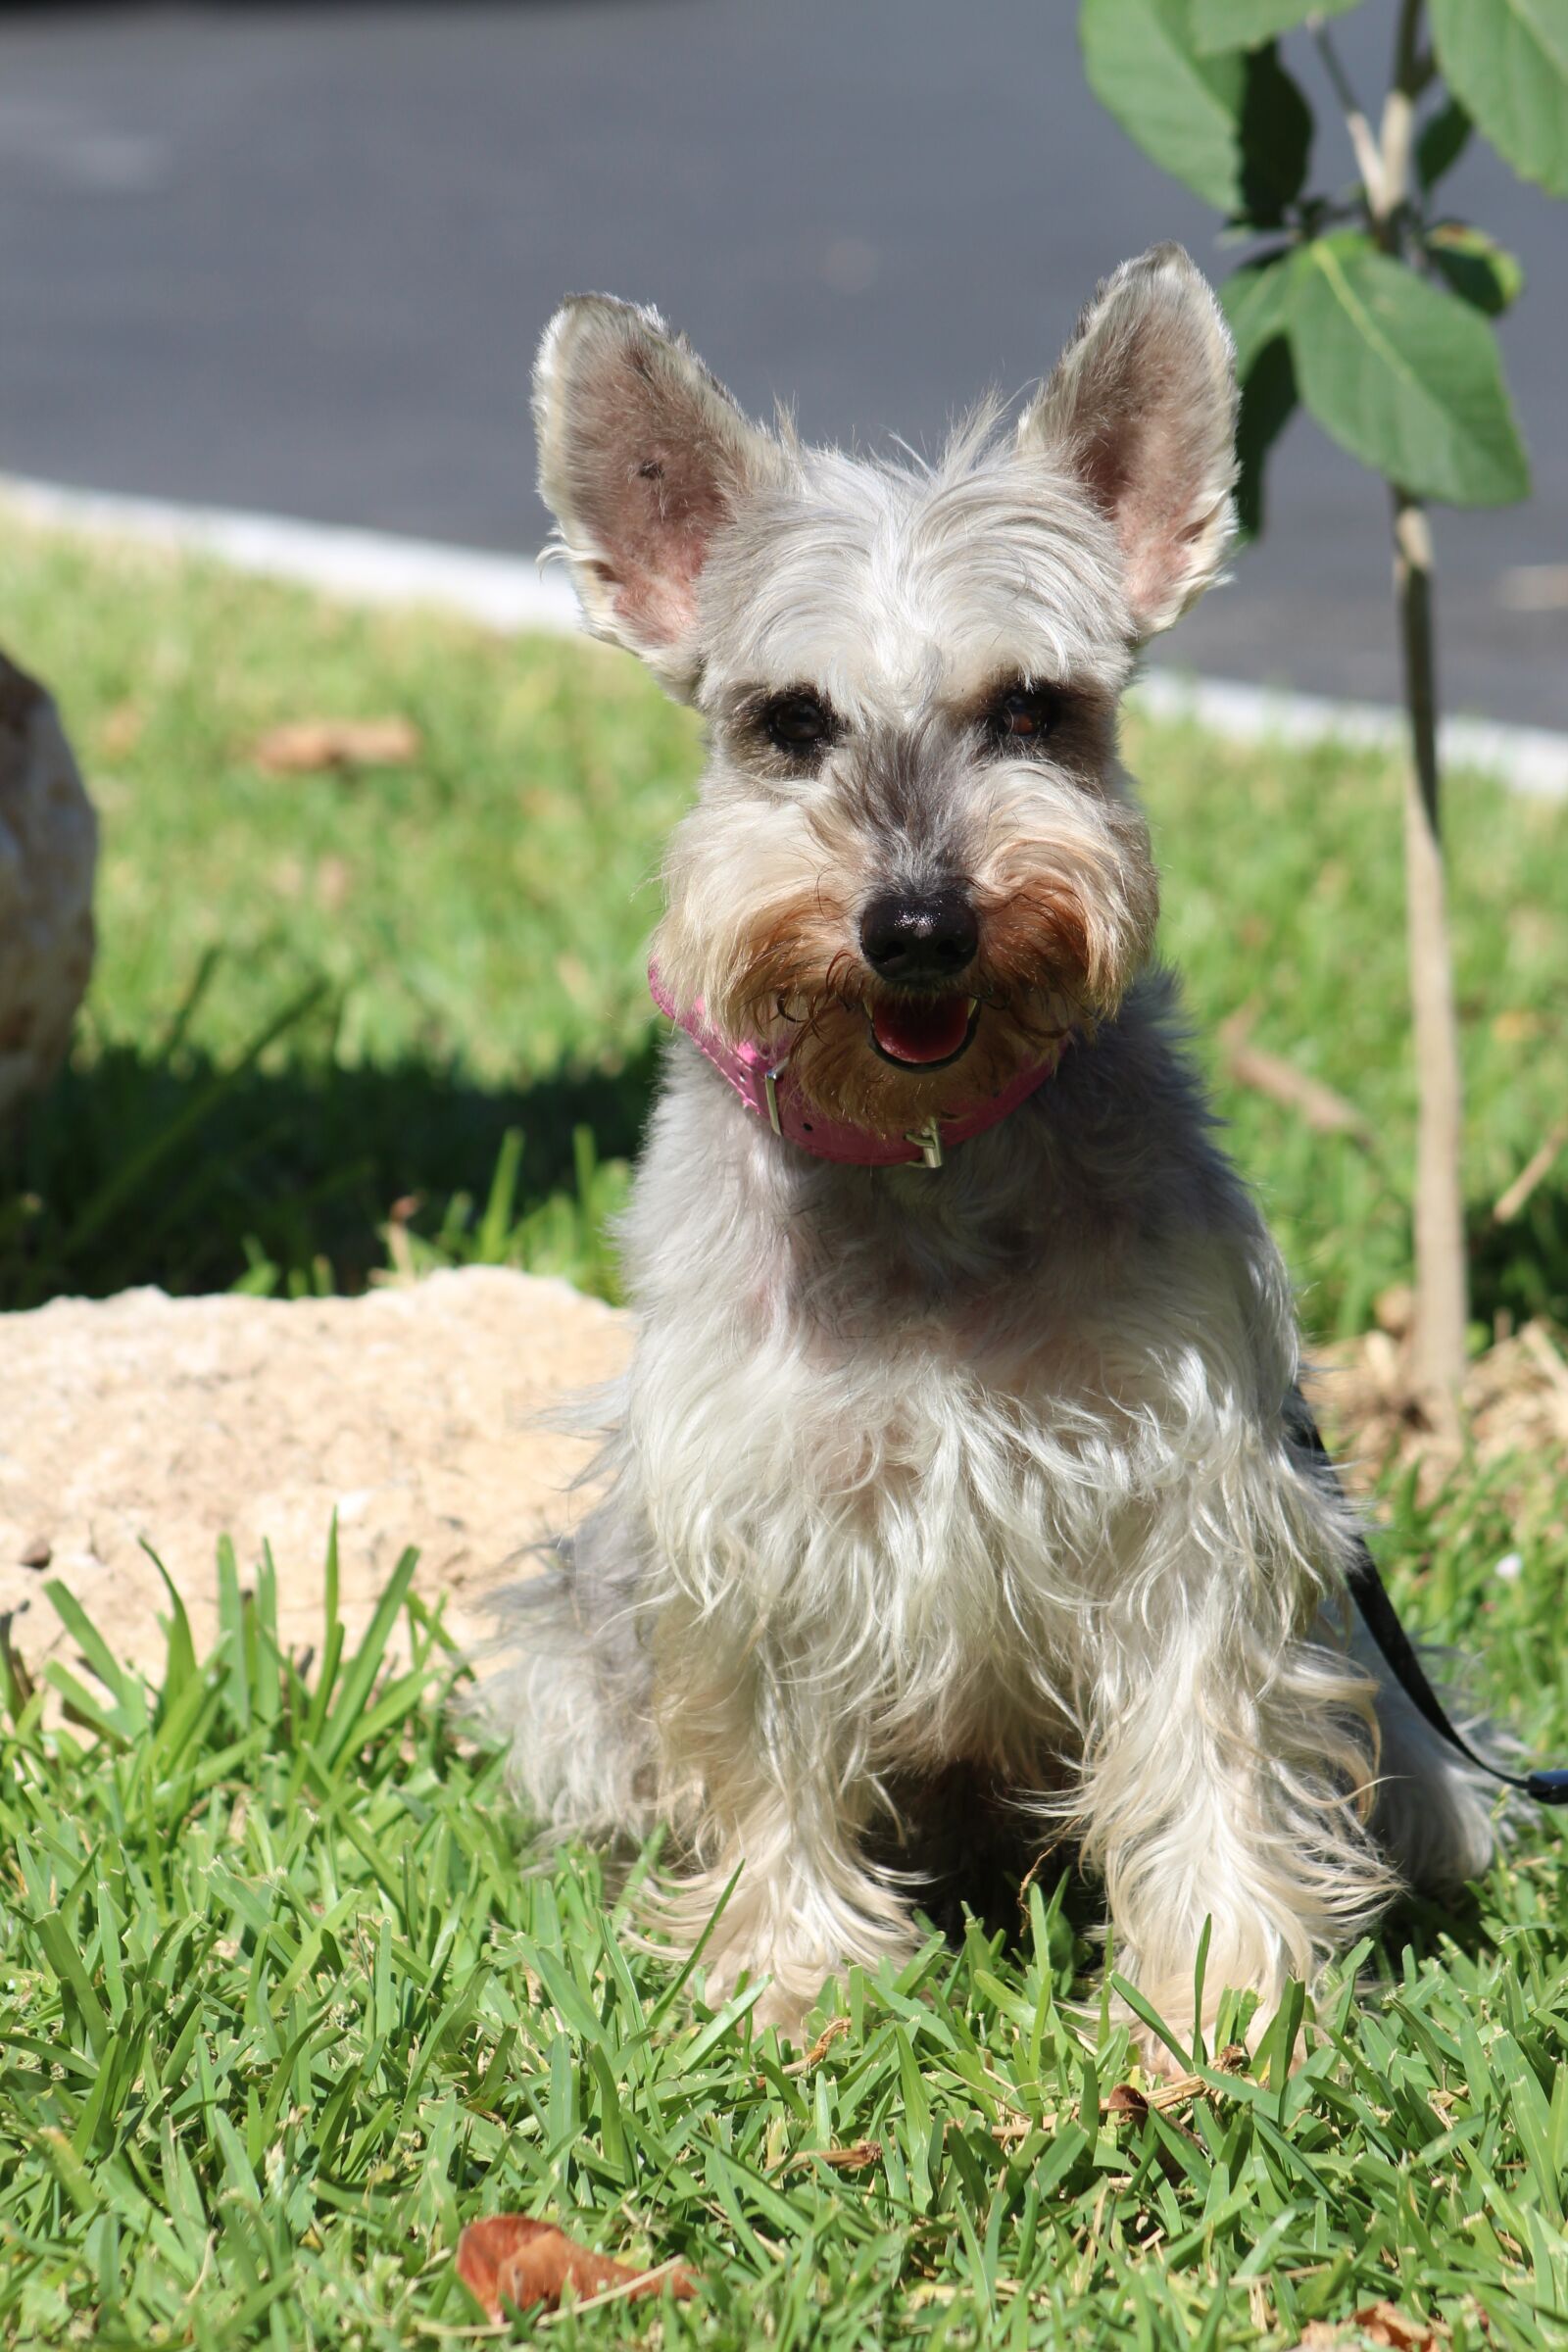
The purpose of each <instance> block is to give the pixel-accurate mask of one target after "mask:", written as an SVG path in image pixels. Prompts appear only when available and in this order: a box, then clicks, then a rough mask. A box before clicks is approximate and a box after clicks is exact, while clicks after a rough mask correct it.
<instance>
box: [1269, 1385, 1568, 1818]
mask: <svg viewBox="0 0 1568 2352" xmlns="http://www.w3.org/2000/svg"><path fill="white" fill-rule="evenodd" d="M1290 1422H1291V1434H1292V1436H1293V1437H1294V1438H1296V1439H1297V1440H1298V1441H1299V1444H1300V1445H1301V1446H1304V1447H1305V1448H1306V1449H1307V1451H1308V1452H1310V1453H1311V1454H1313V1455H1314V1456H1315V1457H1316V1459H1317V1461H1318V1463H1319V1465H1320V1467H1321V1468H1322V1469H1323V1471H1324V1472H1325V1474H1326V1475H1327V1476H1328V1477H1329V1478H1332V1479H1333V1480H1334V1481H1335V1483H1336V1485H1338V1483H1339V1474H1338V1472H1337V1471H1336V1470H1335V1467H1334V1464H1333V1462H1332V1460H1331V1459H1330V1457H1329V1451H1328V1447H1327V1446H1325V1445H1324V1443H1323V1440H1322V1438H1321V1436H1320V1435H1319V1433H1318V1426H1317V1423H1316V1421H1314V1419H1313V1418H1312V1415H1311V1413H1310V1412H1309V1411H1308V1409H1307V1406H1306V1403H1305V1401H1304V1399H1302V1398H1301V1397H1292V1399H1291V1405H1290ZM1355 1548H1356V1557H1355V1565H1354V1567H1353V1568H1352V1569H1351V1570H1350V1573H1349V1576H1348V1579H1347V1580H1346V1581H1347V1582H1348V1585H1349V1588H1350V1596H1351V1598H1352V1599H1353V1600H1354V1602H1355V1605H1356V1607H1357V1608H1358V1609H1359V1610H1360V1612H1361V1616H1362V1619H1363V1621H1364V1622H1365V1625H1366V1630H1367V1632H1368V1633H1369V1634H1370V1635H1371V1637H1372V1639H1373V1641H1374V1642H1376V1643H1377V1645H1378V1647H1379V1649H1381V1650H1382V1652H1383V1655H1384V1657H1385V1658H1386V1659H1387V1660H1388V1664H1389V1669H1390V1671H1391V1673H1392V1674H1393V1675H1394V1677H1395V1680H1396V1681H1397V1683H1399V1684H1400V1685H1401V1686H1402V1688H1403V1690H1404V1691H1405V1694H1406V1696H1407V1697H1408V1698H1409V1700H1410V1703H1411V1705H1412V1706H1414V1707H1417V1708H1418V1709H1419V1710H1420V1712H1421V1713H1422V1714H1423V1715H1424V1716H1425V1717H1426V1719H1427V1721H1428V1723H1430V1724H1431V1726H1432V1729H1433V1730H1434V1731H1435V1732H1436V1733H1438V1734H1439V1736H1440V1737H1441V1738H1442V1739H1444V1740H1447V1742H1448V1745H1449V1746H1450V1747H1454V1748H1457V1749H1458V1751H1459V1753H1460V1755H1461V1756H1463V1757H1464V1759H1465V1761H1466V1763H1468V1764H1473V1765H1474V1766H1475V1767H1476V1769H1477V1771H1478V1772H1484V1773H1487V1774H1488V1775H1489V1776H1490V1777H1491V1778H1492V1779H1493V1780H1495V1781H1500V1782H1501V1783H1502V1784H1503V1786H1504V1787H1505V1788H1507V1789H1519V1790H1520V1791H1521V1793H1522V1794H1523V1795H1525V1796H1533V1797H1534V1798H1535V1800H1536V1802H1537V1804H1538V1805H1568V1770H1563V1769H1561V1768H1558V1769H1556V1770H1553V1771H1547V1772H1523V1773H1520V1772H1503V1771H1502V1770H1501V1769H1500V1767H1499V1766H1497V1765H1495V1764H1489V1763H1488V1762H1487V1759H1486V1757H1485V1756H1478V1755H1477V1754H1476V1751H1475V1749H1474V1748H1473V1747H1472V1746H1471V1745H1470V1742H1469V1740H1466V1739H1465V1737H1464V1735H1463V1733H1461V1732H1460V1731H1458V1730H1457V1729H1456V1728H1455V1726H1454V1725H1453V1723H1452V1722H1451V1721H1450V1720H1449V1717H1448V1711H1447V1709H1446V1707H1445V1705H1444V1703H1443V1701H1442V1699H1441V1698H1440V1697H1439V1696H1438V1694H1437V1692H1436V1691H1434V1690H1433V1688H1432V1685H1431V1683H1430V1682H1429V1680H1428V1679H1427V1671H1426V1668H1425V1667H1424V1666H1423V1665H1422V1663H1421V1660H1420V1658H1419V1657H1418V1656H1417V1655H1416V1649H1415V1644H1414V1643H1413V1642H1412V1641H1411V1640H1410V1637H1409V1635H1408V1634H1407V1633H1406V1632H1405V1630H1404V1628H1403V1626H1402V1625H1401V1624H1400V1623H1399V1618H1398V1612H1397V1610H1396V1608H1395V1606H1394V1603H1393V1601H1392V1600H1391V1599H1390V1598H1389V1593H1388V1588H1387V1586H1386V1585H1385V1584H1384V1582H1383V1579H1382V1577H1381V1576H1380V1575H1379V1574H1378V1564H1377V1562H1376V1560H1375V1559H1374V1558H1373V1557H1372V1554H1371V1552H1370V1551H1369V1550H1368V1549H1367V1547H1366V1544H1364V1543H1363V1542H1362V1541H1361V1539H1360V1538H1359V1537H1357V1539H1356V1547H1355Z"/></svg>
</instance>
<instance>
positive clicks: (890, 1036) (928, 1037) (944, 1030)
mask: <svg viewBox="0 0 1568 2352" xmlns="http://www.w3.org/2000/svg"><path fill="white" fill-rule="evenodd" d="M871 1027H872V1029H873V1030H874V1032H875V1034H876V1042H877V1044H878V1045H879V1046H880V1047H881V1049H882V1051H883V1053H884V1054H892V1055H893V1057H894V1059H895V1060H896V1061H945V1060H946V1059H947V1057H948V1055H949V1054H956V1052H957V1051H958V1048H959V1047H960V1046H961V1045H962V1043H963V1041H964V1037H965V1035H966V1034H967V1032H968V1027H969V1000H968V998H967V997H900V998H898V999H896V1000H893V1001H891V1002H889V1003H885V1004H880V1005H874V1006H873V1007H872V1012H871Z"/></svg>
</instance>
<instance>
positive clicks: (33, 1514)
mask: <svg viewBox="0 0 1568 2352" xmlns="http://www.w3.org/2000/svg"><path fill="white" fill-rule="evenodd" d="M629 1345H630V1326H629V1321H628V1318H627V1317H626V1316H625V1315H623V1314H618V1313H616V1312H615V1311H614V1310H613V1308H611V1307H608V1306H605V1305H604V1304H602V1303H601V1302H600V1301H599V1300H597V1299H585V1298H583V1297H581V1295H580V1294H579V1293H577V1292H575V1291H573V1290H572V1289H570V1287H569V1286H568V1285H567V1284H565V1283H564V1282H553V1281H545V1280H542V1279H540V1278H538V1277H535V1276H530V1275H526V1274H517V1273H512V1272H509V1271H507V1270H506V1269H503V1268H499V1267H487V1266H480V1267H468V1268H466V1269H464V1270H463V1271H462V1272H455V1273H443V1274H434V1275H431V1276H430V1277H428V1278H427V1279H426V1280H425V1281H423V1282H418V1283H413V1284H409V1285H407V1286H404V1287H397V1288H389V1289H386V1290H378V1291H372V1292H371V1293H370V1294H369V1296H368V1298H364V1299H303V1300H298V1301H287V1302H285V1301H279V1300H275V1299H243V1298H205V1299H169V1298H166V1297H165V1295H164V1293H163V1292H162V1291H155V1290H141V1291H127V1292H125V1293H123V1295H122V1296H121V1297H120V1298H118V1299H104V1300H92V1299H55V1300H53V1301H52V1302H51V1304H49V1305H48V1306H44V1307H39V1308H37V1309H35V1310H34V1311H33V1312H31V1313H28V1314H17V1315H0V1615H5V1614H7V1613H9V1614H10V1616H11V1640H12V1642H13V1643H14V1644H15V1646H16V1648H17V1650H18V1652H19V1653H20V1654H21V1656H22V1657H23V1658H24V1660H25V1662H26V1664H27V1666H28V1668H29V1670H30V1671H32V1672H33V1674H34V1675H36V1673H37V1670H38V1667H39V1666H40V1664H42V1663H43V1662H44V1661H45V1660H46V1659H48V1658H49V1657H51V1656H58V1657H61V1658H63V1659H65V1660H67V1661H69V1660H70V1659H71V1657H72V1656H73V1647H74V1645H73V1643H72V1642H71V1641H70V1638H69V1637H68V1636H67V1635H66V1634H65V1632H64V1630H63V1628H62V1626H61V1623H60V1620H59V1618H58V1617H57V1616H56V1614H55V1611H54V1609H53V1607H52V1606H51V1604H50V1602H49V1599H48V1597H47V1595H46V1593H45V1590H44V1588H45V1586H46V1585H47V1584H48V1583H49V1582H50V1580H51V1579H52V1578H55V1577H58V1578H60V1579H61V1581H62V1582H63V1583H64V1584H65V1585H66V1586H68V1587H69V1589H70V1590H71V1591H72V1592H73V1593H74V1594H75V1595H76V1597H77V1598H78V1599H79V1600H80V1601H81V1602H82V1604H83V1606H84V1607H85V1608H86V1610H87V1612H88V1614H89V1615H90V1616H91V1617H92V1619H93V1621H94V1622H95V1624H96V1625H97V1626H98V1627H99V1629H100V1631H101V1632H102V1633H103V1634H104V1636H105V1637H106V1639H107V1640H108V1641H109V1642H111V1643H112V1645H113V1647H114V1649H115V1650H116V1652H117V1654H118V1655H120V1656H122V1657H123V1658H125V1659H127V1660H129V1661H131V1662H133V1663H134V1664H135V1665H137V1666H138V1667H141V1668H144V1669H147V1668H155V1667H156V1666H157V1665H158V1663H159V1662H160V1661H161V1660H162V1657H163V1636H162V1634H161V1632H160V1630H159V1625H158V1619H159V1616H160V1614H161V1613H166V1612H167V1608H168V1602H167V1598H166V1596H165V1593H164V1590H163V1586H162V1584H161V1583H160V1581H159V1578H158V1574H157V1571H156V1570H155V1569H154V1567H153V1565H152V1563H151V1562H150V1561H149V1559H148V1558H147V1556H146V1553H145V1552H144V1551H143V1549H142V1539H143V1538H145V1539H146V1542H147V1543H148V1544H152V1545H153V1546H154V1547H155V1548H156V1549H157V1551H158V1553H159V1554H160V1556H161V1558H162V1559H163V1561H164V1564H165V1566H166V1567H167V1568H168V1570H169V1572H170V1574H171V1576H172V1578H173V1581H174V1584H175V1586H176V1588H177V1589H178V1591H179V1593H180V1595H181V1597H182V1599H183V1600H184V1602H185V1604H186V1607H187V1609H188V1610H189V1612H190V1615H191V1621H192V1626H193V1629H194V1631H195V1635H196V1640H197V1643H198V1646H199V1647H200V1645H201V1644H203V1643H204V1642H211V1641H212V1639H213V1637H214V1634H215V1632H216V1624H217V1617H216V1598H217V1585H216V1573H215V1565H214V1563H215V1556H216V1547H217V1544H218V1539H219V1537H220V1536H221V1535H225V1534H226V1535H228V1536H230V1537H231V1538H232V1539H233V1542H234V1546H235V1550H236V1553H237V1555H238V1559H239V1564H240V1568H241V1572H242V1578H243V1577H245V1576H246V1572H247V1571H249V1570H251V1569H252V1568H253V1567H254V1563H255V1562H256V1561H257V1560H258V1559H259V1558H260V1556H261V1551H262V1545H263V1544H264V1542H266V1543H270V1545H271V1548H272V1552H273V1555H274V1557H275V1559H276V1562H277V1568H278V1583H279V1604H280V1606H279V1613H280V1619H281V1631H282V1634H283V1637H284V1639H285V1641H286V1642H288V1643H289V1645H290V1646H291V1647H295V1648H299V1647H304V1646H305V1645H307V1644H310V1643H319V1637H320V1629H321V1595H322V1565H323V1561H324V1558H325V1552H326V1543H327V1536H328V1531H329V1529H330V1526H331V1521H332V1514H333V1512H334V1511H335V1512H336V1513H337V1518H338V1526H339V1553H340V1562H341V1579H342V1584H341V1592H342V1608H343V1615H344V1618H345V1620H346V1622H347V1625H348V1627H349V1630H350V1632H351V1633H355V1632H358V1631H360V1630H362V1629H363V1627H364V1625H365V1623H366V1621H367V1620H368V1616H369V1614H370V1611H371V1609H372V1608H373V1606H374V1603H375V1599H376V1596H377V1594H378V1593H380V1591H381V1589H382V1587H383V1585H384V1584H385V1582H386V1579H387V1577H388V1576H389V1575H390V1573H391V1571H392V1569H393V1567H394V1565H395V1564H396V1561H397V1559H398V1556H399V1554H400V1552H401V1551H402V1550H403V1548H404V1546H405V1545H406V1544H417V1546H418V1548H419V1553H420V1560H419V1568H418V1572H417V1579H416V1589H417V1591H419V1592H420V1593H423V1594H424V1595H425V1596H426V1597H427V1598H429V1599H431V1600H434V1599H435V1598H437V1597H438V1596H441V1595H445V1596H447V1600H448V1610H447V1622H448V1624H449V1625H450V1626H451V1627H452V1629H453V1631H454V1632H455V1633H456V1635H457V1637H458V1639H459V1640H460V1641H461V1642H465V1643H466V1642H470V1641H472V1640H474V1639H475V1638H476V1637H479V1636H481V1635H482V1634H483V1632H484V1630H485V1627H486V1623H487V1616H486V1609H485V1595H486V1594H487V1593H489V1592H490V1591H492V1590H493V1589H494V1587H495V1586H497V1585H498V1584H502V1583H505V1582H507V1581H509V1580H510V1579H511V1578H514V1577H515V1576H516V1575H517V1574H519V1573H520V1572H525V1571H526V1569H527V1567H528V1565H529V1562H528V1559H527V1547H528V1546H529V1545H530V1544H533V1543H535V1542H536V1541H537V1540H538V1538H539V1537H540V1536H541V1535H542V1534H544V1533H546V1532H547V1531H548V1530H550V1529H552V1528H555V1527H560V1526H562V1525H564V1524H565V1523H567V1522H568V1521H569V1519H570V1517H571V1516H572V1513H573V1510H574V1508H576V1507H580V1506H579V1505H577V1504H576V1502H575V1498H574V1497H572V1496H571V1495H569V1494H568V1492H567V1489H568V1487H569V1485H570V1482H571V1480H572V1479H573V1478H574V1477H575V1476H576V1474H577V1473H578V1472H579V1471H580V1470H581V1469H583V1468H584V1467H585V1466H586V1464H587V1462H588V1460H589V1458H590V1455H591V1445H590V1442H589V1441H588V1440H587V1439H585V1438H582V1437H579V1436H575V1435H571V1434H567V1433H566V1432H565V1431H564V1430H562V1429H560V1428H555V1427H552V1426H550V1423H549V1418H548V1416H549V1415H550V1414H551V1411H552V1408H559V1407H560V1406H561V1405H562V1403H563V1402H564V1400H565V1399H566V1398H567V1397H569V1396H570V1395H571V1394H572V1393H573V1392H574V1391H580V1390H582V1389H584V1388H591V1387H592V1386H593V1385H595V1384H597V1383H599V1382H602V1381H605V1380H607V1379H610V1378H613V1375H614V1374H615V1373H616V1372H618V1371H619V1369H620V1368H621V1365H622V1363H623V1362H624V1359H625V1356H626V1354H627V1351H628V1348H629ZM45 1554H47V1558H46V1559H45V1558H44V1556H43V1555H45ZM29 1562H30V1563H31V1564H28V1563H29Z"/></svg>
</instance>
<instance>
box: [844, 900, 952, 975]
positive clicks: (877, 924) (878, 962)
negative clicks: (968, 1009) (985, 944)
mask: <svg viewBox="0 0 1568 2352" xmlns="http://www.w3.org/2000/svg"><path fill="white" fill-rule="evenodd" d="M979 945H980V925H979V924H978V922H977V921H976V920H975V914H974V909H973V907H971V906H970V904H969V902H968V900H967V899H966V898H965V897H964V894H963V892H962V891H961V890H956V889H953V888H951V887H950V888H948V889H946V890H926V891H907V890H885V891H883V892H882V893H881V894H880V895H879V896H878V897H877V898H874V899H873V900H872V901H871V903H870V905H869V906H868V907H866V909H865V911H864V913H863V914H862V915H861V917H860V946H861V948H862V950H863V951H864V955H865V960H866V962H867V963H868V964H869V965H870V966H871V969H872V970H873V971H874V972H875V973H876V974H877V976H878V978H879V979H882V980H911V981H915V982H924V983H926V984H927V985H929V984H930V983H931V982H933V981H937V980H956V978H957V977H958V974H959V973H960V972H961V971H964V970H965V969H966V968H967V967H968V965H970V964H971V963H973V961H974V958H975V951H976V950H977V948H978V947H979Z"/></svg>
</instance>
